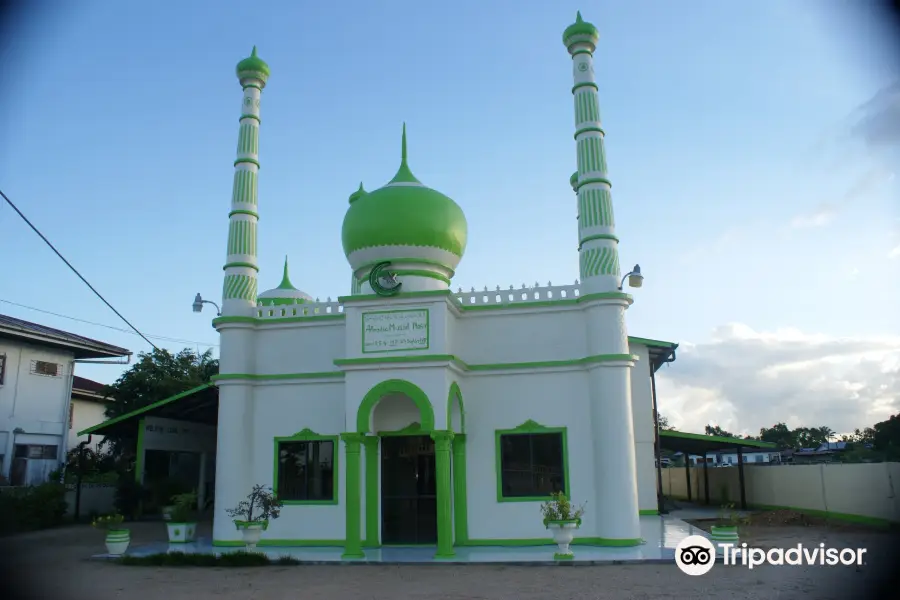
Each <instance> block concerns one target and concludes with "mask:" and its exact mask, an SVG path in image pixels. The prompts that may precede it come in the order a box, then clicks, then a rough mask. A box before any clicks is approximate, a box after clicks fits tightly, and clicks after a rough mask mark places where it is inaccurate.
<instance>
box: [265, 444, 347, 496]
mask: <svg viewBox="0 0 900 600" xmlns="http://www.w3.org/2000/svg"><path fill="white" fill-rule="evenodd" d="M275 447H276V456H275V467H276V474H275V490H276V492H277V494H278V498H279V499H280V500H282V501H283V502H286V503H292V502H310V503H333V502H337V494H336V489H335V487H336V486H335V471H336V469H335V450H336V449H337V444H336V443H335V440H334V439H332V438H323V439H291V438H282V439H276V441H275Z"/></svg>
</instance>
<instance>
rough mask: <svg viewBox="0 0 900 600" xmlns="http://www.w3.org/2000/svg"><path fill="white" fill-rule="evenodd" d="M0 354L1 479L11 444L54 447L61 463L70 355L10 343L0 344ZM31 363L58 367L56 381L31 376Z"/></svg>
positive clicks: (1, 342)
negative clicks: (1, 359)
mask: <svg viewBox="0 0 900 600" xmlns="http://www.w3.org/2000/svg"><path fill="white" fill-rule="evenodd" d="M0 354H5V355H6V374H5V376H4V381H3V385H0V431H4V432H7V433H8V434H9V435H7V440H6V446H5V447H4V448H3V449H2V450H0V453H2V454H5V455H6V459H5V460H4V461H3V462H4V464H3V469H4V472H3V475H4V476H8V475H9V466H10V464H11V463H12V456H13V451H14V448H13V446H14V445H15V444H26V443H45V444H55V445H58V446H60V448H59V459H60V460H62V457H63V456H64V453H65V450H66V449H65V448H63V447H62V445H63V443H64V442H63V440H64V439H65V435H66V433H68V428H69V411H68V404H69V389H70V387H69V386H70V382H71V377H72V370H73V366H74V363H73V362H72V361H73V360H74V354H72V353H71V352H66V351H64V350H55V349H50V348H43V347H40V346H34V345H30V344H21V343H18V342H13V341H10V340H0ZM32 360H42V361H47V362H51V363H56V364H60V365H62V367H63V368H62V374H61V375H60V376H58V377H48V376H44V375H32V374H31V373H30V366H31V361H32ZM16 428H21V429H22V430H23V431H25V433H26V434H33V435H35V436H39V438H40V439H42V440H44V441H41V442H29V441H26V440H27V439H28V438H27V436H25V435H23V434H15V435H13V434H12V431H13V430H15V429H16ZM48 436H49V437H48ZM14 438H15V439H14Z"/></svg>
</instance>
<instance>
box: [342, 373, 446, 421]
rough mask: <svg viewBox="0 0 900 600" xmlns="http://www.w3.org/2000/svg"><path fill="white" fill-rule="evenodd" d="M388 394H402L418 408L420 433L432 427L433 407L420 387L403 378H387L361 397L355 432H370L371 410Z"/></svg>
mask: <svg viewBox="0 0 900 600" xmlns="http://www.w3.org/2000/svg"><path fill="white" fill-rule="evenodd" d="M388 394H404V395H405V396H407V397H408V398H409V399H410V400H412V401H413V403H414V404H415V405H416V407H418V409H419V423H421V435H427V434H428V433H430V432H431V431H432V430H433V429H434V408H433V407H432V405H431V401H430V400H429V399H428V396H427V395H426V394H425V392H423V391H422V389H421V388H420V387H419V386H417V385H416V384H414V383H411V382H409V381H406V380H405V379H388V380H386V381H382V382H381V383H379V384H377V385H376V386H375V387H373V388H372V389H370V390H369V391H368V392H367V393H366V395H365V396H364V397H363V399H362V402H360V404H359V409H358V410H357V412H356V431H357V433H370V432H371V428H372V425H371V424H372V411H374V410H375V406H376V405H377V404H378V402H379V401H380V400H381V399H382V398H383V397H384V396H387V395H388Z"/></svg>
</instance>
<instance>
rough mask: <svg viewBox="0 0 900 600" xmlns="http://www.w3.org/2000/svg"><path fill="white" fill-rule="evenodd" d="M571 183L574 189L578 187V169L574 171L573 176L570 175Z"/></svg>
mask: <svg viewBox="0 0 900 600" xmlns="http://www.w3.org/2000/svg"><path fill="white" fill-rule="evenodd" d="M569 185H571V186H572V189H573V190H577V189H578V171H575V172H574V173H572V176H571V177H569Z"/></svg>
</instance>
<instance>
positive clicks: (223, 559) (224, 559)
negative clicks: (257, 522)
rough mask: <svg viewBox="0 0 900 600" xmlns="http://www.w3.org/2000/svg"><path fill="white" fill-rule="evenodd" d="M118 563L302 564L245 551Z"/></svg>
mask: <svg viewBox="0 0 900 600" xmlns="http://www.w3.org/2000/svg"><path fill="white" fill-rule="evenodd" d="M116 562H118V563H119V564H120V565H129V566H135V567H269V566H273V565H299V564H300V561H299V560H297V559H296V558H294V557H292V556H279V557H278V558H277V559H275V560H272V559H271V558H269V557H268V556H266V555H265V554H259V553H256V552H244V551H239V552H226V553H224V554H220V555H218V556H216V555H215V554H199V553H191V552H160V553H159V554H148V555H147V556H127V555H126V556H123V557H121V558H119V559H117V561H116Z"/></svg>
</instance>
